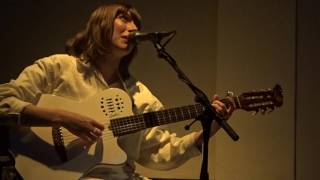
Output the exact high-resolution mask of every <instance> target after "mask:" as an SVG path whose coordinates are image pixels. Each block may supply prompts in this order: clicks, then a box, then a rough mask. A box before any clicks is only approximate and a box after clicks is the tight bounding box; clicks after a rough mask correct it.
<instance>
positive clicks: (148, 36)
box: [128, 31, 176, 43]
mask: <svg viewBox="0 0 320 180" xmlns="http://www.w3.org/2000/svg"><path fill="white" fill-rule="evenodd" d="M175 32H176V31H169V32H166V31H162V32H149V33H145V32H139V31H135V32H130V33H129V35H128V39H129V41H132V42H135V43H138V42H141V41H152V42H156V41H159V40H161V39H163V38H165V37H167V36H170V35H171V34H174V33H175Z"/></svg>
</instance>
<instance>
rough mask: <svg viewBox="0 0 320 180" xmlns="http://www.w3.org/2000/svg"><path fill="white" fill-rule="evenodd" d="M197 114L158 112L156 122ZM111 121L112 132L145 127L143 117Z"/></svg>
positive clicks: (191, 111)
mask: <svg viewBox="0 0 320 180" xmlns="http://www.w3.org/2000/svg"><path fill="white" fill-rule="evenodd" d="M161 113H162V114H161ZM197 114H199V113H198V107H195V108H192V109H189V108H188V109H180V115H177V113H176V111H168V112H162V111H158V115H157V117H158V120H159V123H158V125H161V124H162V123H161V122H163V123H164V124H165V123H167V122H168V123H169V122H171V121H166V119H167V118H168V117H169V119H173V118H170V116H174V119H179V117H181V115H182V116H187V115H189V117H194V116H195V115H197ZM128 120H129V121H128ZM136 120H139V122H137V121H136ZM111 121H113V122H112V123H113V124H114V126H113V130H114V131H119V130H120V131H128V130H129V131H131V128H136V127H140V126H141V128H144V126H145V122H144V117H143V115H139V116H136V118H132V117H124V118H119V119H113V120H111ZM160 121H161V122H160ZM131 122H132V123H131ZM110 124H111V122H110V121H109V122H107V123H105V125H106V126H107V127H109V125H110ZM70 134H71V135H73V134H72V133H71V132H69V131H67V132H66V133H65V136H66V137H67V136H68V135H70Z"/></svg>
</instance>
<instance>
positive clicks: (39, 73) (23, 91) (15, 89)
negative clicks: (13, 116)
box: [0, 57, 55, 114]
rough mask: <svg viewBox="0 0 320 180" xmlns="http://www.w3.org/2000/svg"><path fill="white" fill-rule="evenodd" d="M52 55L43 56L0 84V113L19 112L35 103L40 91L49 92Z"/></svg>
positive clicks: (51, 79) (52, 76) (51, 80)
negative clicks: (16, 76) (13, 77)
mask: <svg viewBox="0 0 320 180" xmlns="http://www.w3.org/2000/svg"><path fill="white" fill-rule="evenodd" d="M51 59H52V57H48V58H43V59H40V60H38V61H36V62H35V63H34V64H33V65H31V66H28V67H26V68H25V69H24V70H23V71H22V72H21V73H20V75H19V76H18V78H17V79H15V80H11V81H10V82H9V83H6V84H1V85H0V114H7V113H19V112H21V111H22V110H23V108H24V107H25V106H27V105H29V104H31V103H32V104H35V103H37V101H38V98H39V97H40V95H41V93H44V92H46V93H47V92H49V90H50V89H51V87H52V83H51V82H53V79H54V75H53V74H54V71H55V70H54V69H53V61H52V60H51Z"/></svg>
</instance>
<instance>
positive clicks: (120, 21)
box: [111, 14, 138, 54]
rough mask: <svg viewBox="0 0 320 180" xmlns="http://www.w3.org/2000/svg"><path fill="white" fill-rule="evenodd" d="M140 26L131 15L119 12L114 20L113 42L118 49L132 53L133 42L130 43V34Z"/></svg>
mask: <svg viewBox="0 0 320 180" xmlns="http://www.w3.org/2000/svg"><path fill="white" fill-rule="evenodd" d="M137 30H138V28H137V26H136V24H135V23H134V21H133V19H132V18H131V16H130V15H127V14H119V15H118V16H117V17H116V18H115V20H114V22H113V34H112V41H111V42H112V44H113V46H114V47H115V48H116V49H119V50H121V51H122V52H126V54H128V53H130V51H131V50H132V49H133V46H134V45H133V44H132V43H129V39H128V35H129V33H130V32H133V31H137Z"/></svg>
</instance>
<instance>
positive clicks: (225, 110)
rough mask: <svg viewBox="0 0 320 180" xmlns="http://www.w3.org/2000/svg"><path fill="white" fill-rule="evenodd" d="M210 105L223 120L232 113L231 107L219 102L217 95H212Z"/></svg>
mask: <svg viewBox="0 0 320 180" xmlns="http://www.w3.org/2000/svg"><path fill="white" fill-rule="evenodd" d="M211 105H212V108H213V110H214V111H216V112H217V113H218V114H219V115H220V116H221V117H222V118H223V119H225V120H227V119H229V118H230V116H231V115H232V113H233V108H232V107H227V106H226V105H225V104H224V103H223V102H221V101H220V100H219V96H218V95H214V96H213V99H212V102H211Z"/></svg>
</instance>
